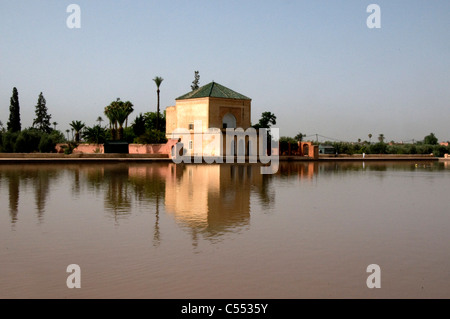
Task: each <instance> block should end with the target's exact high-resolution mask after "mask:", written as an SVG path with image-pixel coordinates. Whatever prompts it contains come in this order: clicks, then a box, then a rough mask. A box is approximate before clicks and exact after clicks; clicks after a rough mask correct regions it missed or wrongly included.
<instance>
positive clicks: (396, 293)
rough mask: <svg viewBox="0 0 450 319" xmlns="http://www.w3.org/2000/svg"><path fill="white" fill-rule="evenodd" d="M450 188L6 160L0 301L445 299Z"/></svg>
mask: <svg viewBox="0 0 450 319" xmlns="http://www.w3.org/2000/svg"><path fill="white" fill-rule="evenodd" d="M449 189H450V168H449V167H447V163H442V162H423V161H421V162H418V163H415V162H365V163H364V162H342V163H341V162H329V163H322V162H320V163H317V162H280V169H279V171H278V173H277V174H274V175H261V174H260V167H259V166H258V165H256V164H221V165H214V164H211V165H209V164H203V165H202V164H200V165H196V164H180V165H176V164H173V163H168V162H165V163H156V162H155V163H115V164H113V163H109V164H56V163H55V164H51V165H50V164H33V165H25V164H23V165H22V164H16V165H10V164H2V165H0V203H1V213H0V298H182V299H185V298H227V299H228V298H295V299H297V298H450V231H449V229H450V211H449V208H450V205H449V199H448V190H449ZM71 264H76V265H79V266H80V269H81V273H80V274H81V276H80V282H81V288H74V289H69V288H68V286H67V279H68V277H69V276H70V275H71V273H69V272H67V266H68V265H71ZM371 264H376V265H379V267H380V274H381V276H380V282H381V288H373V289H370V288H368V286H367V279H368V277H369V276H370V275H371V273H369V272H367V267H368V265H371Z"/></svg>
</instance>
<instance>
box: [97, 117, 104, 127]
mask: <svg viewBox="0 0 450 319" xmlns="http://www.w3.org/2000/svg"><path fill="white" fill-rule="evenodd" d="M97 122H98V125H99V126H101V125H102V122H103V118H102V117H101V116H99V117H97Z"/></svg>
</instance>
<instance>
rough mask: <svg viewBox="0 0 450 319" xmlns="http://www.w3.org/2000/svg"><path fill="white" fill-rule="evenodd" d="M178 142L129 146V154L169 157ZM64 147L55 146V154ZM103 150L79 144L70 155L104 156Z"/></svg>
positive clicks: (172, 140)
mask: <svg viewBox="0 0 450 319" xmlns="http://www.w3.org/2000/svg"><path fill="white" fill-rule="evenodd" d="M177 142H178V140H175V139H170V140H168V141H167V143H166V144H129V145H128V152H129V154H164V155H168V156H170V155H171V151H172V147H173V146H174V145H175V144H176V143H177ZM64 145H65V146H67V144H56V152H57V153H64ZM104 153H105V148H104V147H103V144H84V143H82V144H79V145H78V146H77V147H76V148H75V149H74V150H73V152H72V154H104Z"/></svg>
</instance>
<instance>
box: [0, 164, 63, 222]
mask: <svg viewBox="0 0 450 319" xmlns="http://www.w3.org/2000/svg"><path fill="white" fill-rule="evenodd" d="M60 174H61V171H59V170H58V169H57V168H55V167H50V166H47V165H37V166H34V165H33V166H31V165H21V166H16V165H4V166H1V167H0V180H2V181H7V182H8V197H9V214H10V216H11V223H12V224H14V223H16V222H17V220H18V218H19V217H18V214H19V199H20V190H21V189H23V188H26V187H28V186H31V187H33V189H34V203H35V208H36V213H37V217H38V220H39V221H42V220H43V218H44V212H45V206H46V202H47V197H48V194H49V189H50V184H51V182H52V180H54V179H56V178H58V176H59V175H60Z"/></svg>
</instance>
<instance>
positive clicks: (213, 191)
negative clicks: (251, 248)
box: [165, 164, 262, 237]
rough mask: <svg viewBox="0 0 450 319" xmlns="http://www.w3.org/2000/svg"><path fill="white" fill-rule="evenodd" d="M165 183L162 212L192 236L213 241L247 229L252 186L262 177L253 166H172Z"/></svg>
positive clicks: (258, 183) (257, 168) (258, 182)
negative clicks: (169, 215) (215, 238)
mask: <svg viewBox="0 0 450 319" xmlns="http://www.w3.org/2000/svg"><path fill="white" fill-rule="evenodd" d="M172 172H173V175H172V176H171V178H168V179H167V180H166V192H165V208H166V212H167V213H169V214H172V215H173V216H174V217H175V218H176V220H177V221H179V222H181V223H182V224H184V225H186V226H188V227H189V228H191V229H192V231H193V234H195V235H196V234H197V233H200V232H201V233H204V234H206V236H207V237H215V236H217V235H220V234H222V233H224V232H226V231H227V230H228V229H233V231H235V230H236V226H245V225H248V223H249V220H250V192H251V190H252V185H255V184H256V185H260V184H261V179H262V175H261V174H260V172H259V167H258V166H255V165H249V164H243V165H226V164H222V165H180V166H176V165H174V166H173V170H172Z"/></svg>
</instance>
